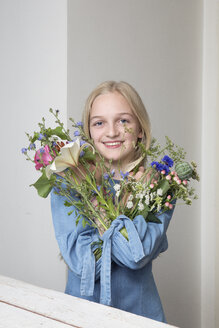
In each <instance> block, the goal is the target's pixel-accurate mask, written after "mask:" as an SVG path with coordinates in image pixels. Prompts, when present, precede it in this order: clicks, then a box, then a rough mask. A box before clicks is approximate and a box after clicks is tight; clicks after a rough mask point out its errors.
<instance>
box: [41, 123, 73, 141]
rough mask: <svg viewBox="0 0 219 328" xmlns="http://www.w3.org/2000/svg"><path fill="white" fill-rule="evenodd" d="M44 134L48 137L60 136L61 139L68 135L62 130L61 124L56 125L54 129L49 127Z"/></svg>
mask: <svg viewBox="0 0 219 328" xmlns="http://www.w3.org/2000/svg"><path fill="white" fill-rule="evenodd" d="M46 135H48V136H49V137H50V136H53V135H56V136H57V137H59V138H61V139H62V140H68V136H67V135H66V133H65V132H63V130H62V127H61V126H57V127H56V128H55V129H51V128H49V129H47V131H46Z"/></svg>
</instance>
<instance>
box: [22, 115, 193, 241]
mask: <svg viewBox="0 0 219 328" xmlns="http://www.w3.org/2000/svg"><path fill="white" fill-rule="evenodd" d="M50 112H51V113H52V115H53V116H54V118H55V123H56V127H55V128H54V129H52V128H50V127H49V128H48V127H46V124H45V119H44V118H43V119H42V122H41V123H39V124H38V126H39V131H37V132H34V133H33V135H32V136H31V135H30V134H28V133H27V137H28V140H29V145H28V147H27V148H22V153H23V154H24V155H25V156H26V159H27V160H29V161H31V162H32V163H33V164H34V165H35V169H36V170H38V171H39V172H40V177H39V179H38V180H37V181H36V182H35V183H34V184H33V186H34V187H35V188H36V189H37V191H38V194H39V195H40V196H41V197H47V196H48V195H49V193H50V191H51V190H52V189H53V190H54V192H55V193H57V194H58V195H61V196H65V198H66V201H65V203H64V205H65V206H67V207H69V215H71V214H72V213H73V212H74V214H75V215H77V222H78V221H79V220H80V219H81V220H82V223H83V225H84V226H85V225H86V224H90V225H92V226H93V227H95V228H97V229H98V230H99V233H100V235H101V234H103V233H104V231H105V230H107V229H108V228H109V227H110V225H111V223H112V221H113V220H115V219H116V218H117V217H118V216H119V215H120V214H124V215H126V216H128V217H129V218H130V219H131V220H133V219H134V217H135V216H136V215H138V214H141V215H143V216H144V218H145V220H146V221H151V222H155V223H157V224H159V223H160V220H159V219H158V218H157V217H156V215H155V214H156V213H162V212H165V211H167V210H169V209H171V208H172V207H173V206H174V205H173V203H174V202H173V201H174V200H176V199H177V200H182V203H185V204H187V205H191V203H192V200H193V199H196V198H197V196H196V195H195V190H194V188H193V187H191V186H190V180H191V179H195V180H199V177H198V173H197V169H196V164H195V162H191V163H188V162H187V161H185V155H186V153H185V151H184V150H183V148H181V147H179V146H176V145H174V143H173V142H172V141H171V140H170V139H169V138H168V137H166V144H165V146H164V147H163V148H162V147H161V146H160V144H159V143H158V142H157V141H156V140H155V139H154V140H153V141H152V144H151V147H150V149H149V150H146V149H145V147H144V146H143V145H142V144H141V143H139V144H138V147H139V148H140V149H141V156H140V158H139V159H138V160H137V161H135V162H134V165H132V166H133V167H129V169H128V170H127V172H122V171H120V175H121V179H119V180H118V179H117V180H116V179H115V178H114V174H115V172H114V170H113V169H112V167H111V163H110V162H108V163H106V160H105V159H104V158H103V157H102V156H101V154H100V153H99V152H98V151H97V150H96V149H95V146H94V144H93V141H92V140H91V139H89V138H88V137H87V136H86V135H85V133H84V131H83V124H82V122H77V123H76V122H75V121H74V120H73V119H72V118H70V121H71V123H72V126H73V128H74V137H73V138H72V137H71V136H70V131H69V130H68V129H65V127H64V124H63V123H62V122H61V121H60V119H59V111H53V110H52V109H50ZM142 162H144V167H145V171H144V173H143V174H142V176H141V178H140V179H138V180H136V179H135V174H136V173H137V172H138V169H139V166H142ZM130 171H132V173H130ZM178 203H179V201H178ZM121 233H122V234H123V236H124V237H125V238H127V239H128V235H127V232H126V230H125V228H123V229H122V230H121Z"/></svg>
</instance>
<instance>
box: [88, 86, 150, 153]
mask: <svg viewBox="0 0 219 328" xmlns="http://www.w3.org/2000/svg"><path fill="white" fill-rule="evenodd" d="M113 92H118V93H120V94H121V95H122V96H123V97H124V98H125V99H126V100H127V102H128V104H129V106H130V108H131V109H132V111H133V113H134V114H135V116H136V117H137V119H138V121H139V124H140V127H141V130H142V138H141V142H142V143H143V144H144V146H145V148H146V149H148V148H149V147H150V143H151V127H150V120H149V116H148V113H147V111H146V108H145V106H144V104H143V102H142V100H141V98H140V96H139V94H138V93H137V91H136V90H135V89H134V88H133V87H132V86H131V85H130V84H128V83H127V82H124V81H120V82H115V81H106V82H103V83H101V84H100V85H98V86H97V87H96V88H95V89H94V90H93V91H92V92H91V94H90V95H89V97H88V98H87V101H86V103H85V107H84V111H83V126H84V132H85V134H86V135H87V137H89V138H90V137H91V136H90V129H89V121H90V111H91V108H92V105H93V102H94V100H95V99H96V98H97V97H98V96H100V95H103V94H106V93H113ZM138 153H139V151H138V150H136V156H135V158H136V157H137V156H139V155H140V154H138Z"/></svg>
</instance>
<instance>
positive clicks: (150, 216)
mask: <svg viewBox="0 0 219 328" xmlns="http://www.w3.org/2000/svg"><path fill="white" fill-rule="evenodd" d="M146 221H147V222H153V223H162V222H161V221H160V219H158V218H157V217H156V216H155V215H154V214H153V213H151V212H149V213H148V216H147V217H146Z"/></svg>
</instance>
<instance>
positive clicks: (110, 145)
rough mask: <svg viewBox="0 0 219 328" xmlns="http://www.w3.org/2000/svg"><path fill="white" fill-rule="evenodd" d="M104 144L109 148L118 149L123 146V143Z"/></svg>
mask: <svg viewBox="0 0 219 328" xmlns="http://www.w3.org/2000/svg"><path fill="white" fill-rule="evenodd" d="M103 144H104V145H105V146H106V147H108V148H117V147H120V146H121V145H122V141H114V142H103Z"/></svg>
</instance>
